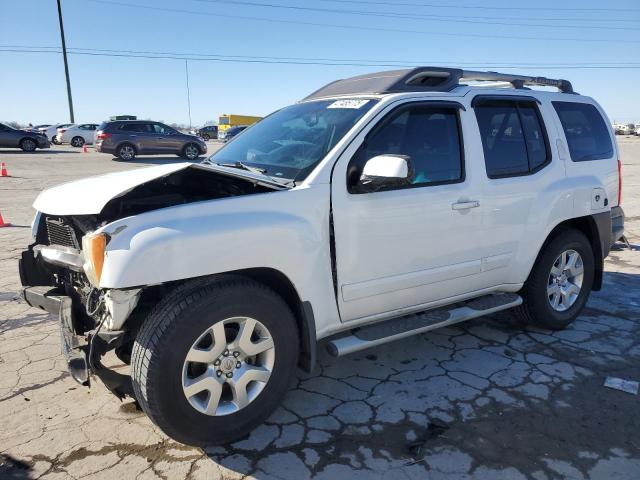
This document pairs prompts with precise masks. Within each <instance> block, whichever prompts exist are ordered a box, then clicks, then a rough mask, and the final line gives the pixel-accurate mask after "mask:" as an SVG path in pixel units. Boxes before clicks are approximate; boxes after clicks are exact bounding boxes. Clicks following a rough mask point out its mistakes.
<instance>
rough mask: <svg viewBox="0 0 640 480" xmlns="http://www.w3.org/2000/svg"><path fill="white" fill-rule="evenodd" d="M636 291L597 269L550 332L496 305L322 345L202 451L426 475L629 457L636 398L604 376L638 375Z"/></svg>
mask: <svg viewBox="0 0 640 480" xmlns="http://www.w3.org/2000/svg"><path fill="white" fill-rule="evenodd" d="M637 291H640V275H638V274H632V273H613V272H607V273H606V274H605V285H604V288H603V290H602V291H601V292H594V294H593V295H592V297H591V298H590V300H589V303H588V305H587V307H586V308H585V310H584V311H583V314H582V315H581V316H580V317H579V318H578V319H577V320H576V321H575V322H574V323H573V324H572V325H571V326H570V327H569V328H567V329H565V330H563V331H557V332H552V331H549V330H544V329H541V328H538V327H535V326H530V325H527V324H525V323H523V322H522V321H520V320H518V319H515V318H513V317H511V316H510V315H506V314H504V313H503V314H501V315H497V314H495V315H490V316H486V317H482V318H479V319H476V320H473V321H470V322H467V323H464V324H460V325H457V326H454V327H448V328H443V329H439V330H435V331H432V332H428V333H425V334H422V335H418V336H415V337H411V338H408V339H405V340H402V341H398V342H395V343H390V344H387V345H383V346H380V347H377V348H374V349H370V350H367V351H365V352H361V353H357V354H353V355H350V356H346V357H342V358H338V359H335V358H332V357H330V356H329V355H328V354H326V353H324V351H321V354H320V360H319V366H318V367H317V368H316V370H315V371H314V373H313V374H311V375H308V374H302V373H300V374H298V376H297V378H296V382H295V386H293V387H292V389H291V390H290V391H289V392H288V394H287V396H286V398H285V399H284V401H283V403H282V406H281V407H279V408H278V410H277V411H276V412H275V413H274V414H273V415H271V416H270V418H269V419H268V420H267V421H266V422H265V423H264V424H263V425H261V426H260V427H258V428H257V429H255V430H254V431H253V432H252V433H251V434H250V435H249V436H248V437H246V438H245V439H243V440H240V441H238V442H235V443H234V444H232V445H228V446H222V447H210V448H204V449H203V450H204V452H205V453H206V454H207V456H208V457H209V458H210V459H211V460H212V461H214V462H216V463H217V464H219V465H220V466H221V467H224V468H226V469H228V470H229V471H233V472H236V474H240V475H242V476H243V477H244V476H245V475H246V476H250V477H252V478H258V479H270V478H296V479H304V478H316V477H317V478H329V477H331V478H332V479H333V478H405V477H407V478H409V477H410V478H431V476H430V475H432V474H433V473H434V470H436V471H438V469H439V468H443V469H445V470H444V471H446V472H448V473H452V472H454V471H455V475H454V476H453V477H458V478H460V477H465V478H467V476H473V474H474V473H475V472H476V470H477V474H478V476H479V477H482V478H498V477H499V478H507V477H509V478H521V477H522V478H524V477H526V478H533V477H540V478H556V477H557V476H558V471H557V470H555V469H556V468H559V467H558V465H560V464H561V465H564V467H563V468H565V469H571V470H572V471H574V472H575V471H579V472H582V474H583V475H584V476H585V478H590V477H591V478H593V477H592V476H591V475H590V472H594V471H598V469H600V468H605V469H606V465H608V464H607V463H606V462H612V464H615V462H625V461H627V460H629V461H631V459H633V461H631V462H630V464H631V463H633V462H634V461H637V459H638V458H640V454H639V453H638V450H637V448H634V447H633V445H634V443H635V441H636V440H634V439H635V438H637V437H636V432H637V431H638V428H640V417H638V416H637V415H633V413H632V412H634V411H635V410H636V409H637V397H636V396H633V395H629V394H625V393H622V392H619V391H616V390H611V389H608V388H604V387H603V381H604V378H605V377H606V376H608V375H614V376H616V377H621V378H626V379H633V380H639V379H640V370H639V369H638V367H637V364H638V360H640V300H638V299H637V298H633V297H634V293H633V292H637ZM603 405H606V406H608V407H607V408H603ZM589 419H593V420H589ZM603 425H606V431H607V435H602V428H603ZM550 439H553V441H550ZM507 452H508V454H507ZM545 459H546V460H545ZM549 459H553V461H554V462H558V463H557V464H554V463H553V462H552V461H551V460H549ZM625 459H627V460H625ZM599 462H602V463H599ZM449 469H454V470H449ZM594 469H595V470H594ZM508 470H510V471H511V474H508V475H507V473H506V472H507V471H508ZM481 471H484V473H483V474H482V475H481V473H482V472H481ZM564 471H569V470H564ZM492 472H493V473H492ZM501 472H504V475H502V474H501ZM537 472H540V473H537ZM494 474H495V475H494ZM499 474H500V475H499ZM232 475H233V474H232ZM595 476H597V475H595ZM453 477H452V478H453ZM469 478H470V477H469ZM630 478H631V477H630Z"/></svg>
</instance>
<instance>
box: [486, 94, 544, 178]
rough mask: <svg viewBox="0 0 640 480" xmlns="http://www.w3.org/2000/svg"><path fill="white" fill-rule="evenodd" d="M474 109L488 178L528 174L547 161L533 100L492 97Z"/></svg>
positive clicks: (542, 132)
mask: <svg viewBox="0 0 640 480" xmlns="http://www.w3.org/2000/svg"><path fill="white" fill-rule="evenodd" d="M475 112H476V118H477V120H478V127H479V128H480V135H481V137H482V148H483V151H484V161H485V167H486V170H487V176H488V177H489V178H504V177H515V176H519V175H528V174H530V173H534V172H536V171H538V170H540V169H541V168H542V167H544V166H545V165H546V164H547V163H549V161H550V160H551V155H550V153H549V147H548V140H547V136H546V132H545V130H544V127H543V125H542V120H541V117H540V114H539V112H538V107H537V106H536V104H535V102H527V101H518V102H514V101H509V100H492V101H486V102H482V103H480V104H479V105H477V106H476V107H475Z"/></svg>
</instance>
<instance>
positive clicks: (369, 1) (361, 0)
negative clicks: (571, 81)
mask: <svg viewBox="0 0 640 480" xmlns="http://www.w3.org/2000/svg"><path fill="white" fill-rule="evenodd" d="M320 1H322V2H332V3H357V4H364V5H389V6H392V7H396V6H403V7H425V8H455V9H461V8H462V9H478V10H522V11H531V10H535V11H540V8H541V7H503V6H500V7H488V6H486V5H442V4H433V3H415V2H385V1H375V0H320ZM544 9H545V10H551V11H557V12H575V11H576V10H577V11H581V12H625V13H628V12H639V11H640V9H635V8H608V7H607V8H583V7H579V8H568V7H564V8H563V7H545V8H544Z"/></svg>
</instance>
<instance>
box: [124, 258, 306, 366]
mask: <svg viewBox="0 0 640 480" xmlns="http://www.w3.org/2000/svg"><path fill="white" fill-rule="evenodd" d="M224 275H231V276H233V275H237V276H242V277H245V278H250V279H251V280H253V281H255V282H258V283H261V284H263V285H265V286H267V287H269V288H270V289H271V290H273V291H274V292H275V293H277V294H278V295H279V296H280V297H282V299H283V300H284V301H285V302H286V303H287V305H288V306H289V308H291V311H292V312H293V315H294V317H295V319H296V325H297V327H298V333H299V334H300V359H299V361H298V366H299V367H300V368H301V369H303V370H304V371H306V372H309V373H310V372H311V371H312V370H313V368H314V366H315V363H316V324H315V319H314V316H313V308H312V307H311V303H309V302H305V301H302V300H301V299H300V296H299V295H298V292H297V291H296V289H295V287H294V286H293V283H292V282H291V280H289V278H288V277H287V276H286V275H284V274H283V273H282V272H280V271H278V270H275V269H273V268H249V269H244V270H234V271H231V272H225V273H221V274H220V276H224ZM215 276H217V275H213V276H212V277H215ZM189 280H193V279H185V280H178V281H174V282H168V283H164V284H160V285H154V286H149V287H146V288H144V289H143V291H142V294H141V296H140V300H139V301H138V305H137V306H136V308H135V309H134V310H133V312H131V315H130V316H129V318H128V319H127V320H126V325H127V330H130V333H129V340H130V341H133V339H134V338H135V336H136V333H135V332H137V330H138V329H139V328H140V326H141V325H142V323H143V322H144V321H145V318H146V316H147V315H148V313H149V312H150V311H151V310H152V309H153V308H154V306H155V305H156V304H157V303H158V302H159V301H160V300H161V299H162V298H163V297H164V296H166V295H167V294H168V292H170V291H171V290H172V289H174V288H176V287H178V286H179V285H182V284H183V283H184V282H185V281H189Z"/></svg>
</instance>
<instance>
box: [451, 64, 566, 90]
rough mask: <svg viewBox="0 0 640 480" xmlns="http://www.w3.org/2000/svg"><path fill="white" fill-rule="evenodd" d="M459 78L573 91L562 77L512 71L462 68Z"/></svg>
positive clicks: (516, 86)
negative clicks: (511, 72) (531, 75)
mask: <svg viewBox="0 0 640 480" xmlns="http://www.w3.org/2000/svg"><path fill="white" fill-rule="evenodd" d="M459 80H472V81H489V82H508V83H510V84H511V85H513V88H524V87H525V86H526V85H535V86H539V87H556V88H557V89H558V90H560V91H561V92H562V93H573V86H572V85H571V82H570V81H569V80H563V79H561V78H558V79H556V78H547V77H529V76H526V75H512V74H510V73H499V72H477V71H473V70H462V77H461V78H460V79H459Z"/></svg>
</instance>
